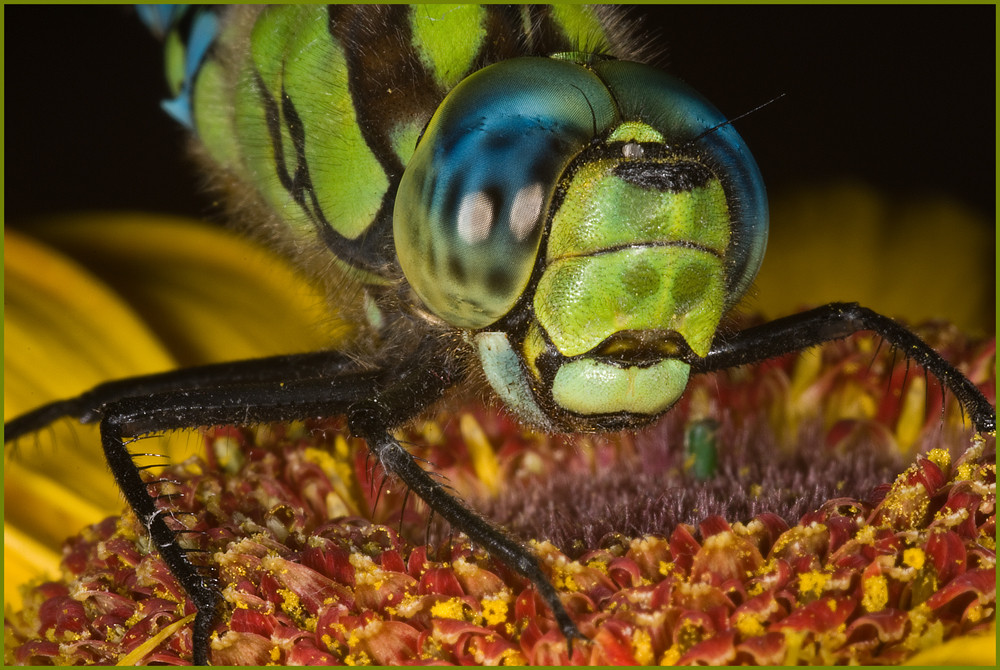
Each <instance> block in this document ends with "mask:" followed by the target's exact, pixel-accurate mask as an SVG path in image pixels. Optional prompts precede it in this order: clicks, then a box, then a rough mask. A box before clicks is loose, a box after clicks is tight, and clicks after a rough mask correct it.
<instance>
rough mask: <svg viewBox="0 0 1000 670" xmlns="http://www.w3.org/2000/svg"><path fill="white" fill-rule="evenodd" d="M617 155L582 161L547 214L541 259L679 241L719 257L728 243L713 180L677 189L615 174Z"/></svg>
mask: <svg viewBox="0 0 1000 670" xmlns="http://www.w3.org/2000/svg"><path fill="white" fill-rule="evenodd" d="M621 162H622V161H619V160H602V161H596V162H594V163H589V164H586V165H584V166H582V167H581V168H580V169H579V170H578V171H577V172H576V174H575V175H574V176H573V181H572V183H571V185H570V188H569V190H568V191H567V194H566V198H565V200H564V201H563V204H562V206H561V207H560V208H559V211H558V212H557V213H556V215H555V216H554V217H553V221H552V232H551V234H550V236H549V244H548V252H547V260H549V261H552V260H555V259H557V258H562V257H565V256H579V255H584V254H590V253H594V252H595V251H600V250H602V249H610V248H615V247H619V246H622V245H631V244H646V243H651V244H656V243H671V242H685V243H690V244H693V245H697V246H700V247H703V248H706V249H711V250H712V251H714V252H716V253H717V254H719V255H720V256H721V255H722V254H723V253H725V251H726V246H727V245H728V244H729V235H730V228H729V211H728V207H727V205H726V194H725V192H724V191H723V189H722V185H721V184H720V183H719V181H718V180H717V179H712V180H710V181H709V182H708V183H707V184H705V185H704V186H702V187H700V188H695V189H693V190H691V191H683V192H680V193H669V192H662V191H657V190H653V189H645V188H642V187H640V186H636V185H634V184H630V183H627V182H625V181H623V180H622V179H620V178H618V177H616V176H615V175H614V174H613V172H612V168H613V167H614V166H615V165H617V164H619V163H621Z"/></svg>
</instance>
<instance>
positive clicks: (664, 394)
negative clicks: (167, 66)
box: [394, 54, 767, 431]
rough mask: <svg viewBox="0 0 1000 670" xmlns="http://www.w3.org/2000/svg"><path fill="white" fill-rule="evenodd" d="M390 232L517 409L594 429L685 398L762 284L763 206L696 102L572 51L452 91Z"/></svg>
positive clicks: (758, 184)
mask: <svg viewBox="0 0 1000 670" xmlns="http://www.w3.org/2000/svg"><path fill="white" fill-rule="evenodd" d="M574 58H575V59H576V60H574ZM394 234H395V241H396V248H397V253H398V256H399V259H400V265H401V266H402V269H403V271H404V274H405V275H406V278H407V280H408V281H409V283H410V286H411V287H412V289H413V291H414V292H415V294H416V295H417V296H418V297H419V299H420V300H421V301H422V302H423V304H424V306H425V307H426V308H427V309H429V310H430V311H431V312H433V313H434V314H436V315H437V316H438V317H440V318H441V319H443V320H444V321H446V322H448V323H450V324H451V325H453V326H455V327H457V328H460V329H463V330H465V332H466V334H467V339H468V340H469V341H470V342H471V343H473V345H474V346H475V347H476V348H477V351H478V354H479V358H480V360H481V362H482V365H483V369H484V371H485V373H486V377H487V379H488V380H489V382H490V384H491V385H492V386H493V388H494V390H496V392H497V393H498V394H499V395H500V397H501V398H502V399H503V400H504V402H505V403H506V404H507V405H508V406H509V407H510V408H511V409H513V410H514V411H515V412H516V413H517V414H519V415H520V416H521V417H522V418H523V419H525V420H527V421H529V422H531V423H534V424H536V425H540V426H542V427H545V428H547V429H550V430H574V431H581V430H608V429H615V428H623V427H637V426H639V425H642V424H643V423H647V422H648V421H650V420H652V419H653V418H655V417H656V416H658V415H660V414H662V413H663V412H664V411H666V410H667V409H669V408H670V407H671V406H672V405H673V404H674V403H675V402H676V401H677V399H678V398H679V397H680V395H681V394H682V393H683V391H684V388H685V387H686V386H687V381H688V375H689V373H690V362H691V361H692V360H693V359H694V358H696V357H700V356H705V355H706V354H707V353H708V351H709V349H710V347H711V344H712V339H713V338H714V336H715V332H716V329H717V328H718V325H719V322H720V321H721V319H722V317H723V316H724V314H725V313H726V311H727V310H728V309H729V308H730V307H731V306H732V305H733V304H735V302H736V301H738V300H739V298H740V297H741V296H742V294H743V293H744V292H745V291H746V289H747V287H748V286H749V284H750V282H751V281H752V280H753V277H754V275H755V274H756V272H757V268H758V267H759V265H760V261H761V260H762V257H763V250H764V244H765V242H766V238H767V204H766V197H765V196H764V191H763V185H762V181H761V178H760V174H759V171H758V170H757V166H756V164H755V163H754V161H753V158H752V157H751V155H750V153H749V151H748V150H747V148H746V146H745V144H744V143H743V140H742V139H741V138H740V137H739V135H738V134H736V132H735V130H733V129H732V126H731V125H729V124H727V123H726V122H725V118H724V117H723V116H722V115H721V114H720V113H719V112H718V111H717V110H716V109H715V108H714V107H712V106H711V105H710V104H709V103H708V102H707V101H705V100H704V99H703V98H702V97H701V96H700V95H698V94H697V93H696V92H694V91H693V90H691V89H690V88H688V87H687V86H685V85H684V84H682V83H681V82H679V81H677V80H676V79H673V78H672V77H669V76H668V75H666V74H664V73H661V72H659V71H658V70H655V69H653V68H650V67H648V66H644V65H639V64H636V63H627V62H622V61H614V60H606V59H599V58H590V59H589V60H585V57H582V56H580V55H579V54H575V55H572V58H569V55H567V59H560V58H550V59H540V58H532V59H514V60H511V61H504V62H503V63H500V64H497V65H493V66H490V67H488V68H485V69H483V70H481V71H479V72H477V73H476V74H474V75H472V76H470V77H469V78H468V79H466V80H465V81H463V82H462V83H461V84H459V86H458V87H456V89H455V90H454V91H453V92H452V93H451V94H449V96H448V97H447V98H446V99H445V101H444V103H442V105H441V107H439V109H438V111H437V112H436V113H435V115H434V117H433V118H432V119H431V121H430V123H429V124H428V127H427V130H426V131H425V133H424V136H423V138H422V139H421V141H420V143H419V144H418V146H417V149H416V151H415V152H414V155H413V158H412V159H411V162H410V164H409V165H408V166H407V169H406V173H405V174H404V176H403V179H402V181H401V183H400V187H399V192H398V194H397V199H396V209H395V219H394Z"/></svg>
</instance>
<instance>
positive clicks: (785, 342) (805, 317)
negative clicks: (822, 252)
mask: <svg viewBox="0 0 1000 670" xmlns="http://www.w3.org/2000/svg"><path fill="white" fill-rule="evenodd" d="M862 330H870V331H872V332H874V333H876V334H878V335H879V336H880V337H882V338H883V339H885V340H886V341H888V342H889V343H890V344H892V345H893V346H895V347H896V348H898V349H899V350H900V351H902V352H903V353H904V354H905V355H906V356H907V358H909V359H912V360H914V361H916V362H917V363H918V364H919V365H920V366H922V367H923V368H924V369H925V370H927V371H929V372H930V373H931V374H933V375H934V376H935V377H937V378H938V379H939V380H940V381H941V383H942V384H943V385H944V386H946V387H947V388H948V389H949V390H950V391H951V392H952V393H954V394H955V396H956V397H957V398H958V400H959V402H960V403H961V404H962V407H964V408H965V410H966V411H967V412H968V413H969V416H970V417H971V419H972V423H973V425H974V426H975V427H976V430H977V431H979V432H981V433H990V432H993V431H995V430H996V409H994V407H993V406H992V405H991V404H990V402H989V400H987V399H986V396H984V395H983V394H982V392H980V390H979V389H978V388H976V385H975V384H973V383H972V382H971V381H969V379H968V378H967V377H966V376H965V375H963V374H962V373H961V372H959V371H958V370H956V369H955V368H954V366H952V365H951V364H950V363H949V362H948V361H946V360H945V359H944V358H942V357H941V354H939V353H938V352H936V351H934V349H932V348H931V347H930V346H929V345H928V344H927V343H926V342H924V341H923V340H921V339H920V338H919V337H917V336H916V335H915V334H914V333H913V332H912V331H910V330H909V329H907V328H906V327H904V326H902V325H900V324H898V323H896V322H895V321H893V320H892V319H890V318H889V317H887V316H883V315H882V314H879V313H878V312H874V311H872V310H870V309H868V308H867V307H862V306H860V305H858V304H857V303H839V302H838V303H830V304H829V305H824V306H822V307H817V308H816V309H812V310H809V311H807V312H802V313H800V314H793V315H792V316H786V317H784V318H781V319H776V320H774V321H770V322H768V323H765V324H762V325H760V326H755V327H753V328H747V329H746V330H743V331H741V332H739V333H736V334H735V335H732V336H727V337H726V338H725V339H724V340H723V339H721V338H718V337H717V338H716V341H715V342H713V343H712V350H711V351H710V352H709V353H708V355H707V356H705V357H704V358H702V359H694V360H692V361H691V369H692V372H695V373H699V372H711V371H713V370H722V369H725V368H731V367H735V366H737V365H744V364H746V363H755V362H757V361H762V360H766V359H768V358H775V357H777V356H781V355H784V354H787V353H791V352H793V351H801V350H802V349H806V348H808V347H812V346H815V345H817V344H822V343H823V342H829V341H830V340H836V339H840V338H842V337H847V336H848V335H852V334H854V333H856V332H859V331H862Z"/></svg>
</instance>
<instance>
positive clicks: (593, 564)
mask: <svg viewBox="0 0 1000 670" xmlns="http://www.w3.org/2000/svg"><path fill="white" fill-rule="evenodd" d="M587 567H588V568H593V569H595V570H599V571H600V572H601V573H603V574H605V575H606V574H608V564H607V562H605V561H602V560H600V559H599V558H594V559H591V560H590V561H587Z"/></svg>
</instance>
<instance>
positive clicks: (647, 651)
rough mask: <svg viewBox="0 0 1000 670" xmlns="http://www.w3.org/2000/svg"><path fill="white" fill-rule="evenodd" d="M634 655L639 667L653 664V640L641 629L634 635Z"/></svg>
mask: <svg viewBox="0 0 1000 670" xmlns="http://www.w3.org/2000/svg"><path fill="white" fill-rule="evenodd" d="M632 654H633V656H634V657H635V660H636V662H637V663H638V664H639V665H649V664H651V663H652V662H653V638H651V637H650V635H649V633H648V632H647V631H645V630H643V629H641V628H637V629H636V630H635V631H634V632H633V633H632Z"/></svg>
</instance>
